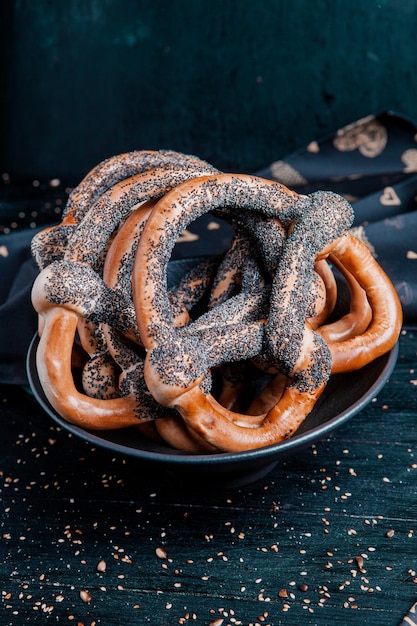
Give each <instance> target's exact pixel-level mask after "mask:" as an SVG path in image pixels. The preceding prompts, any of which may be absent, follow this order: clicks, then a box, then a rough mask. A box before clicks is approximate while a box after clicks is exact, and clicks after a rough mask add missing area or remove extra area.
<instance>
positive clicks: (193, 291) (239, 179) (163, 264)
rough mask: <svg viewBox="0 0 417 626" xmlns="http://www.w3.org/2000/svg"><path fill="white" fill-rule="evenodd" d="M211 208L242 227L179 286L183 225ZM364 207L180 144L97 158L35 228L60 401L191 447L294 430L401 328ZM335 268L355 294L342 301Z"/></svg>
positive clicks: (271, 437) (85, 422)
mask: <svg viewBox="0 0 417 626" xmlns="http://www.w3.org/2000/svg"><path fill="white" fill-rule="evenodd" d="M208 212H210V213H212V214H213V215H215V216H217V217H218V218H220V219H222V220H225V221H227V222H228V224H229V225H230V226H231V229H232V232H233V237H232V240H231V244H230V246H229V248H228V249H227V250H225V251H224V252H223V253H222V254H220V255H218V256H216V257H210V258H207V259H203V260H200V261H199V262H198V263H196V264H195V266H193V267H192V269H191V270H190V271H188V272H186V273H185V275H183V276H182V278H181V279H180V280H179V282H178V284H176V285H175V287H173V288H168V281H167V273H168V266H169V261H170V258H171V255H172V251H173V248H174V246H175V244H176V242H177V240H178V238H179V237H180V235H181V234H182V232H183V231H184V230H185V229H186V228H187V227H188V226H189V225H190V224H191V223H192V222H193V221H194V220H197V219H198V218H199V217H200V216H202V215H203V214H205V213H208ZM352 221H353V211H352V208H351V206H350V205H349V203H348V202H347V201H346V200H345V199H343V198H342V197H341V196H339V195H337V194H335V193H332V192H326V191H319V192H315V193H312V194H309V195H300V194H297V193H295V192H294V191H291V190H289V189H288V188H287V187H285V186H284V185H282V184H279V183H277V182H273V181H270V180H265V179H262V178H259V177H256V176H250V175H243V174H230V173H223V172H219V171H218V170H216V169H215V168H214V167H213V166H211V165H210V164H208V163H206V162H205V161H201V160H200V159H198V158H196V157H193V156H188V155H183V154H179V153H176V152H172V151H137V152H132V153H127V154H122V155H119V156H116V157H113V158H110V159H107V160H106V161H104V162H103V163H100V164H99V165H98V166H97V167H95V168H94V169H93V170H92V171H91V172H90V173H89V174H88V175H87V176H86V177H85V179H84V180H83V181H82V182H81V183H80V184H79V186H78V187H76V188H75V189H74V190H73V191H72V193H71V194H70V197H69V199H68V203H67V206H66V209H65V211H64V214H63V219H62V222H61V223H60V224H59V225H57V226H52V227H50V228H47V229H45V230H44V231H42V232H40V233H39V234H37V235H36V236H35V237H34V239H33V243H32V253H33V256H34V258H35V260H36V262H37V264H38V266H39V269H40V273H39V276H38V278H37V279H36V281H35V283H34V286H33V292H32V300H33V305H34V307H35V309H36V311H37V312H38V314H39V334H40V341H39V345H38V348H37V357H36V359H37V369H38V373H39V380H40V383H41V385H42V388H43V390H44V392H45V394H46V397H47V399H48V400H49V402H50V403H51V405H52V406H53V407H54V409H55V410H56V411H57V412H58V413H59V414H60V415H61V416H62V417H63V418H64V419H66V420H68V421H69V422H71V423H73V424H77V425H79V426H81V427H83V428H87V429H98V430H105V429H115V428H125V427H130V426H135V427H137V428H139V429H140V430H141V431H142V432H143V433H144V434H146V435H147V436H149V437H151V438H153V439H156V440H158V441H161V442H164V443H166V444H167V445H169V446H172V447H175V448H178V449H180V450H183V451H187V452H196V453H209V452H221V451H241V450H248V449H253V448H259V447H262V446H267V445H272V444H275V443H277V442H280V441H282V440H284V439H287V438H288V437H291V436H292V435H293V434H294V433H295V432H296V430H297V429H298V428H299V426H300V425H301V424H302V423H303V421H304V420H305V418H306V417H307V416H308V415H309V413H310V412H311V411H312V409H313V408H314V406H315V404H316V402H317V400H318V398H319V397H320V395H321V394H322V392H323V390H324V389H325V387H326V384H327V382H328V380H329V377H330V376H331V375H332V374H334V373H340V372H346V371H352V370H356V369H359V368H361V367H363V366H365V365H366V364H367V363H369V362H371V361H372V360H374V359H375V358H377V357H378V356H380V355H382V354H384V353H386V352H388V351H389V350H390V349H391V348H392V347H393V345H394V344H395V342H396V341H397V339H398V334H399V331H400V327H401V322H402V315H401V306H400V303H399V300H398V297H397V294H396V292H395V289H394V287H393V286H392V284H391V282H390V280H389V279H388V277H387V276H386V274H385V273H384V272H383V270H382V269H381V267H380V266H379V265H378V263H377V262H376V260H375V259H374V258H373V256H372V254H371V252H370V251H369V250H368V248H367V247H366V246H365V245H364V244H363V243H361V242H360V241H359V240H357V239H356V238H355V237H353V235H352V234H351V233H350V232H349V228H350V226H351V224H352ZM335 271H337V272H338V274H340V276H342V277H343V279H344V281H345V284H346V287H347V289H348V291H349V294H350V299H349V307H348V308H349V310H347V311H345V312H343V313H342V314H340V315H338V316H335V305H336V302H337V297H338V284H337V282H336V278H335Z"/></svg>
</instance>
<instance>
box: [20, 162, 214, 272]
mask: <svg viewBox="0 0 417 626" xmlns="http://www.w3.org/2000/svg"><path fill="white" fill-rule="evenodd" d="M168 166H174V167H180V168H181V167H188V168H189V167H191V166H192V167H201V168H202V169H206V170H207V171H209V170H211V171H214V168H213V167H212V166H210V165H209V164H208V163H206V162H205V161H202V160H201V159H199V158H197V157H195V156H192V155H185V154H181V153H179V152H174V151H172V150H159V151H156V150H139V151H133V152H127V153H124V154H119V155H116V156H113V157H110V158H109V159H106V160H104V161H102V162H101V163H99V164H98V165H96V166H95V167H94V168H93V169H92V170H91V171H90V172H89V173H88V174H87V175H86V176H85V177H84V179H83V180H82V181H81V182H80V183H79V184H78V185H77V186H76V187H75V188H74V189H73V190H72V192H71V193H70V195H69V197H68V200H67V204H66V207H65V209H64V212H63V215H62V220H61V222H60V224H58V225H56V226H50V227H48V228H45V229H43V230H42V231H40V232H39V233H37V234H36V235H35V236H34V237H33V239H32V244H31V249H32V256H33V258H34V259H35V261H36V263H37V265H38V267H39V269H43V268H44V267H46V266H47V265H49V263H51V262H52V261H55V260H59V259H61V258H62V256H63V253H64V251H65V248H66V245H67V243H68V240H69V239H70V237H71V236H72V235H73V234H74V231H75V230H76V229H77V227H78V224H79V223H80V222H81V220H82V219H83V218H84V216H85V214H86V213H87V211H88V210H89V209H90V207H91V206H92V205H93V204H94V203H95V202H96V201H97V200H98V199H99V198H100V196H101V195H103V194H104V193H105V192H107V191H108V190H109V189H111V188H112V187H113V186H114V185H116V184H117V183H119V182H121V181H123V180H125V179H126V178H129V177H131V176H133V175H135V174H140V173H141V172H146V171H149V170H152V169H155V168H160V167H168Z"/></svg>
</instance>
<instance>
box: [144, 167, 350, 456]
mask: <svg viewBox="0 0 417 626" xmlns="http://www.w3.org/2000/svg"><path fill="white" fill-rule="evenodd" d="M329 205H330V206H332V205H333V208H335V209H336V208H337V217H338V219H337V220H336V219H335V215H336V210H335V211H334V212H333V215H332V217H331V218H330V217H328V219H327V223H326V226H327V231H330V233H331V236H332V237H333V239H334V237H339V236H340V235H341V234H343V232H344V231H345V230H346V229H347V228H348V226H349V225H350V223H351V220H352V213H351V210H350V207H349V205H348V204H347V203H346V202H345V201H343V200H342V199H341V198H339V197H337V198H336V196H335V195H334V194H325V193H322V194H315V195H313V196H311V197H300V196H298V195H297V194H294V193H293V192H290V191H289V190H287V189H286V188H285V187H284V186H282V185H279V184H276V183H271V182H270V181H265V180H263V179H259V178H256V177H249V176H245V175H225V174H223V175H212V176H207V177H204V178H200V179H198V180H191V181H188V182H187V183H184V184H183V185H180V186H178V187H177V188H176V189H175V190H173V191H172V192H170V193H168V194H166V195H165V196H164V198H162V199H161V200H160V201H159V202H158V203H157V205H156V206H155V209H154V210H153V212H152V214H151V216H150V217H149V219H148V221H147V223H146V226H145V228H144V231H143V234H142V237H141V239H140V241H139V245H138V251H137V255H136V259H135V263H134V266H133V274H132V275H133V296H134V304H135V310H136V316H137V319H138V324H139V331H140V335H141V337H142V340H143V342H144V346H145V348H146V350H147V356H146V360H145V369H144V375H145V380H146V383H147V386H148V388H149V389H150V391H151V393H152V394H153V395H154V397H155V398H156V399H157V400H158V402H160V403H161V404H163V405H164V406H168V407H175V408H176V409H177V410H178V411H179V412H180V414H181V416H182V418H183V419H184V421H185V423H186V425H187V426H188V428H191V429H192V430H193V431H194V432H196V433H197V434H198V435H199V436H202V437H204V439H205V440H206V441H208V442H209V443H210V444H212V445H214V446H215V447H216V448H219V449H223V450H225V449H229V450H231V449H233V450H239V449H240V450H243V449H249V448H253V447H259V446H263V445H268V443H274V442H276V441H277V440H279V439H282V438H285V437H288V436H290V435H291V434H292V432H294V430H295V428H296V426H298V425H299V423H300V422H301V421H302V420H303V419H304V418H305V416H306V415H307V414H308V413H309V412H310V410H311V408H312V407H313V406H314V403H315V402H316V400H317V398H318V397H319V395H320V393H321V392H322V390H323V389H324V387H325V384H326V382H327V379H328V376H329V375H330V366H331V364H330V354H329V350H328V348H327V344H325V342H324V341H323V339H322V338H321V337H320V336H319V335H318V334H317V333H314V332H313V331H312V330H311V329H310V328H308V327H307V326H306V325H305V324H304V317H305V316H304V312H305V309H306V304H305V301H304V302H303V301H301V300H300V309H301V311H300V312H299V313H298V315H299V317H300V319H302V322H303V326H304V331H301V336H299V337H297V341H298V344H299V346H300V347H299V350H298V352H297V353H296V354H294V353H293V352H288V351H287V353H285V351H284V350H283V349H282V346H281V345H278V347H277V346H274V350H275V352H276V353H278V356H279V357H280V358H281V354H279V353H280V352H281V353H282V358H281V360H282V366H281V367H282V369H283V373H284V374H286V375H292V376H294V375H298V380H297V382H296V384H293V386H290V387H289V388H287V389H286V391H285V393H284V395H283V398H282V399H281V400H280V402H279V403H278V405H276V406H275V407H274V408H273V409H272V410H271V411H270V412H269V413H268V414H267V415H266V416H265V417H264V419H263V422H262V424H261V426H258V427H257V428H247V427H242V426H240V425H239V423H238V422H239V419H240V417H239V416H238V417H237V418H236V419H235V422H233V419H231V414H230V412H229V411H227V410H226V409H225V408H224V407H221V405H219V404H218V403H216V401H215V400H214V398H213V396H212V395H211V394H210V393H209V381H208V380H207V371H208V370H209V368H210V367H212V366H213V365H215V364H216V358H215V356H214V357H213V353H216V348H215V346H214V343H213V333H209V335H211V336H209V338H208V340H207V337H206V338H205V339H206V343H205V345H202V343H203V342H202V341H201V339H202V337H201V335H199V334H198V333H197V334H196V333H195V332H194V331H193V326H195V325H196V323H194V324H190V325H188V326H187V331H188V333H187V335H185V333H183V332H181V329H178V330H176V329H175V328H174V326H173V320H172V314H170V311H169V302H168V300H167V297H166V295H165V294H164V293H163V291H162V290H160V289H158V287H159V286H160V285H163V284H164V281H165V279H164V276H165V273H166V266H167V263H168V259H169V256H170V253H171V250H172V246H173V244H172V240H171V241H169V240H168V241H167V237H166V236H164V234H163V232H162V231H163V229H162V226H163V222H168V223H169V225H170V233H172V232H173V233H177V232H181V231H182V230H183V229H184V228H185V227H186V226H187V225H188V224H189V223H190V222H191V221H192V220H193V219H195V218H196V217H198V216H199V215H201V214H202V213H203V212H205V211H207V210H209V209H216V208H218V207H220V206H227V207H231V208H232V207H233V208H234V209H235V210H238V209H239V210H240V209H241V208H242V207H243V208H244V209H245V210H248V209H249V210H253V211H255V212H258V213H260V214H261V215H264V216H267V217H274V218H276V217H278V218H279V219H280V220H281V222H282V223H283V224H285V223H286V224H287V227H288V226H290V224H291V221H292V220H293V219H297V220H298V222H297V223H296V224H295V226H294V228H293V232H292V233H291V235H290V237H292V246H290V247H289V246H288V242H287V246H286V248H285V249H284V252H283V255H282V256H283V260H282V259H281V260H280V262H279V264H278V266H281V269H284V268H285V267H288V266H289V264H290V263H294V260H293V258H291V257H290V253H289V252H286V251H287V250H288V249H289V248H290V251H292V250H293V249H294V248H295V244H298V245H300V244H303V245H304V249H305V250H306V252H305V256H306V257H307V256H308V255H307V251H309V250H310V248H312V249H313V250H314V251H315V252H318V251H320V250H317V245H320V246H321V247H322V248H324V249H325V251H326V252H327V249H329V250H331V247H329V241H328V239H329V236H328V235H327V238H326V237H325V236H324V235H323V234H321V235H320V236H317V235H316V233H314V237H313V234H312V233H310V231H309V229H308V228H307V227H306V226H305V225H304V228H302V227H300V226H299V224H304V223H305V222H306V215H307V216H308V220H307V223H308V226H310V224H311V223H313V224H314V223H315V221H317V220H318V215H319V214H320V213H321V212H323V209H324V208H328V207H329ZM161 233H162V234H161ZM301 233H303V234H304V237H305V238H306V240H302V239H301V238H300V235H301ZM290 237H289V238H290ZM313 238H314V241H312V240H313ZM173 239H174V237H173ZM333 239H332V240H331V244H332V245H334V243H333ZM310 256H312V255H311V254H310ZM314 256H315V255H314ZM310 260H311V259H310ZM306 268H307V269H305V272H304V276H302V278H303V279H304V278H306V277H308V274H309V273H310V275H311V274H312V272H313V269H314V258H313V262H312V263H310V266H309V267H308V264H307V263H306ZM151 275H152V277H153V280H152V281H151V280H150V276H151ZM281 275H282V274H281V272H278V271H277V272H276V274H275V277H274V281H275V282H278V283H279V282H283V279H282V278H281ZM286 277H287V281H288V283H287V285H286V284H285V283H284V284H283V287H284V288H285V287H287V288H288V287H289V285H291V287H289V289H290V291H291V293H294V292H295V289H294V285H293V284H292V283H293V282H294V281H295V282H298V284H297V288H298V287H299V279H297V277H295V278H294V273H291V272H288V271H287V273H286ZM305 283H306V285H305V286H308V285H307V280H305ZM277 292H278V290H277ZM284 292H285V291H284ZM303 293H305V289H304V290H303ZM300 295H301V294H300ZM230 300H232V299H230ZM230 300H228V301H227V302H226V303H224V304H226V305H228V304H229V302H230ZM271 303H272V304H271ZM224 304H222V305H221V306H224ZM270 306H271V307H274V306H275V309H276V310H275V311H274V312H273V313H274V315H275V318H276V317H278V313H279V305H278V299H277V296H274V294H272V295H271V302H270ZM218 308H220V307H218ZM228 309H231V310H228V313H229V314H230V313H231V312H233V314H234V318H233V317H232V320H233V321H235V322H237V323H235V324H233V330H234V331H235V332H236V337H235V342H232V341H230V342H229V343H228V345H227V347H226V349H225V350H224V352H223V353H224V354H227V355H228V360H238V359H241V358H251V357H252V356H255V354H258V353H259V351H260V349H261V345H262V342H263V340H264V339H263V335H264V334H265V333H263V330H262V325H261V324H259V323H258V322H259V320H258V319H255V320H251V319H250V314H249V316H248V319H249V322H250V323H249V324H246V326H240V327H238V325H237V324H241V322H242V321H247V320H245V314H243V315H242V311H241V309H239V310H236V309H234V308H233V306H232V305H230V306H229V307H228ZM212 312H213V311H210V312H209V314H207V315H210V313H212ZM285 312H286V311H283V310H282V308H281V311H280V315H281V317H282V316H283V315H284V313H285ZM256 315H257V316H259V309H256ZM219 317H221V316H219ZM255 317H256V316H255ZM211 318H212V319H211V320H210V321H211V322H213V321H216V320H215V316H213V315H212V316H211ZM274 321H276V320H274ZM227 324H228V326H230V324H231V322H230V315H228V321H227ZM266 327H267V341H269V343H271V341H272V342H274V338H273V336H272V334H273V327H272V325H271V322H270V318H269V319H268V321H267V324H266ZM214 328H215V332H217V333H218V334H221V336H222V338H223V336H225V334H226V333H225V331H224V329H223V328H222V327H221V326H219V325H214ZM275 329H276V326H275ZM228 330H229V329H228ZM297 332H298V331H297ZM293 335H294V333H293ZM294 336H295V335H294ZM229 337H230V333H229ZM196 338H198V339H199V341H196ZM317 352H319V353H320V360H318V359H317V358H316V357H315V354H314V353H317ZM313 355H314V356H313ZM274 358H276V357H275V355H274ZM177 360H179V361H180V362H181V363H185V367H184V366H178V365H176V361H177ZM318 362H319V363H320V367H319V368H317V363H318ZM241 419H242V422H244V421H245V417H244V416H242V418H241ZM288 422H290V424H288Z"/></svg>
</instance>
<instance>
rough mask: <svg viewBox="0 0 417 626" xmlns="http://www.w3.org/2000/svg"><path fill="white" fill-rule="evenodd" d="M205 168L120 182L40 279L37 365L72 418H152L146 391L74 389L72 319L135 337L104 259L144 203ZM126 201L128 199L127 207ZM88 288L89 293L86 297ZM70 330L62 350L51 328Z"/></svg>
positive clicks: (128, 421) (114, 423)
mask: <svg viewBox="0 0 417 626" xmlns="http://www.w3.org/2000/svg"><path fill="white" fill-rule="evenodd" d="M207 170H208V171H210V172H212V171H213V168H212V167H210V166H207V167H206V165H202V166H201V165H200V164H199V165H198V166H195V167H194V168H193V169H189V168H187V169H185V168H183V169H180V168H178V167H177V168H173V167H171V168H166V169H163V168H161V169H159V170H151V171H149V172H146V173H144V174H139V175H136V176H133V177H131V178H129V179H127V180H124V181H122V182H121V183H118V184H117V185H115V186H114V187H113V188H112V189H110V190H109V191H107V192H106V193H105V194H103V195H102V196H100V197H99V198H98V200H97V201H96V202H95V203H94V204H93V205H92V206H91V207H90V209H89V210H88V211H87V213H86V214H85V216H84V218H83V219H82V220H81V221H80V223H79V224H78V226H77V229H76V231H75V232H74V234H73V236H72V237H71V239H69V240H68V241H67V243H66V247H65V253H64V259H63V260H61V261H55V262H52V263H50V264H49V265H48V266H47V267H46V268H45V269H44V270H43V271H42V272H41V274H40V275H39V276H38V278H37V279H36V281H35V283H34V286H33V289H32V301H33V304H34V307H35V309H36V310H37V311H38V313H39V315H40V324H39V334H40V335H41V339H40V343H39V346H38V349H37V352H38V357H37V362H38V363H39V364H40V365H39V367H40V368H41V370H42V372H43V376H44V385H43V386H44V389H45V390H46V394H47V397H48V396H49V398H48V399H49V400H50V402H51V404H52V406H54V408H55V409H56V410H57V411H58V412H59V413H60V414H61V415H63V417H65V418H66V419H68V421H72V422H75V423H78V424H80V425H83V426H85V427H89V428H94V429H95V428H100V429H108V428H117V427H124V426H128V425H134V424H136V423H137V422H138V419H150V417H149V415H146V413H145V414H144V413H143V411H142V410H141V407H142V398H143V393H141V392H143V388H142V389H137V390H136V392H135V393H134V394H133V395H130V396H124V397H122V398H110V399H106V400H103V399H101V398H93V397H91V396H87V395H86V394H82V393H81V392H79V391H78V390H77V389H76V386H75V384H74V380H73V377H72V372H71V351H72V350H71V349H72V344H73V343H74V338H75V332H76V327H77V324H76V325H75V327H73V322H74V319H75V320H79V319H80V318H87V319H90V320H92V321H95V322H100V323H101V322H107V323H109V324H110V326H113V327H115V328H118V329H119V330H120V331H122V332H123V333H125V334H126V336H128V337H129V336H130V337H131V338H135V336H136V335H137V333H136V319H135V316H134V311H133V309H132V308H131V307H129V303H128V302H127V301H126V299H125V298H124V297H123V295H122V294H120V293H117V292H115V291H114V290H113V291H112V290H110V289H108V288H106V285H105V283H103V281H102V280H101V278H100V275H99V274H98V273H97V272H96V271H95V269H97V265H98V263H99V259H100V254H101V253H102V252H103V251H104V250H105V248H106V246H107V245H108V241H109V237H110V236H111V235H112V234H113V233H114V231H115V229H116V228H117V226H118V225H119V224H120V222H121V221H122V220H123V219H125V218H126V216H128V215H129V213H130V212H131V210H132V208H133V207H134V206H136V205H137V204H138V203H139V202H144V201H145V200H147V199H149V198H154V197H159V196H161V195H162V194H163V193H165V192H166V190H167V189H169V188H171V187H173V186H175V185H176V184H178V182H181V181H183V180H186V179H188V178H189V177H192V176H193V175H196V174H197V175H198V174H200V173H201V172H205V171H207ZM120 202H123V207H122V209H120V208H119V203H120ZM87 242H88V243H89V244H90V245H87ZM93 266H95V269H93ZM87 277H88V280H87ZM83 288H84V294H82V293H80V290H82V289H83ZM55 309H57V310H55ZM132 313H133V314H132ZM48 325H49V327H48ZM66 326H68V332H67V333H66V335H67V337H68V335H71V342H65V343H63V344H62V350H60V349H59V345H58V344H57V343H56V342H55V341H54V337H53V334H54V333H52V328H54V329H55V331H54V332H58V330H57V329H60V331H59V332H64V331H63V328H65V327H66ZM106 403H108V404H106Z"/></svg>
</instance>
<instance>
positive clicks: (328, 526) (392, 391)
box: [0, 329, 417, 626]
mask: <svg viewBox="0 0 417 626" xmlns="http://www.w3.org/2000/svg"><path fill="white" fill-rule="evenodd" d="M416 365H417V334H416V332H415V331H413V330H411V329H409V330H404V331H403V333H402V335H401V339H400V352H399V359H398V363H397V365H396V368H395V370H394V372H393V374H392V375H391V378H390V380H389V381H388V383H387V384H386V386H385V387H384V388H383V390H382V391H381V392H380V393H379V395H378V397H376V398H374V399H373V401H372V402H371V403H370V404H369V405H368V406H367V407H366V408H365V409H364V410H363V411H362V412H361V413H359V414H358V415H357V416H355V417H354V418H353V419H352V420H350V421H349V422H348V423H346V424H345V425H344V426H343V427H341V428H339V429H338V430H337V431H336V432H334V433H333V435H332V436H331V437H330V438H328V439H326V440H324V441H321V442H319V443H318V444H317V445H315V446H313V447H311V448H309V449H307V450H305V451H303V452H301V453H299V454H297V455H296V456H293V457H291V458H288V459H287V460H285V461H283V462H281V463H280V464H279V465H278V466H277V467H276V468H275V469H274V470H273V471H272V472H271V473H270V474H269V475H267V476H266V477H265V478H263V479H262V480H259V481H257V482H255V483H253V484H250V485H247V486H244V487H240V488H235V489H222V488H221V486H219V483H218V481H217V482H216V483H215V484H212V485H211V484H210V480H207V481H204V482H202V483H200V484H196V482H195V481H193V477H192V476H190V477H189V479H187V477H184V476H183V477H182V478H179V477H178V476H174V475H168V474H166V473H162V472H159V471H158V470H157V469H155V467H154V466H150V465H146V464H139V463H138V462H135V461H133V460H132V459H125V458H122V457H120V456H114V455H112V454H111V453H110V452H108V451H106V450H103V449H99V448H94V447H92V446H91V445H90V444H87V443H85V442H84V441H82V440H80V439H78V438H77V437H74V436H71V435H70V434H68V433H67V432H66V431H64V430H62V429H60V428H59V427H57V426H56V425H55V424H54V423H51V420H50V418H49V417H48V416H47V415H46V414H45V413H44V412H43V410H42V409H41V408H40V407H39V406H38V405H37V403H36V402H35V400H34V399H33V398H32V397H30V396H29V395H28V394H27V393H26V392H25V391H23V390H21V389H19V388H16V387H3V388H1V394H0V401H1V404H0V415H1V420H2V424H3V429H2V438H1V448H2V460H1V474H2V488H1V493H2V544H3V550H4V561H3V563H2V566H1V578H2V593H3V597H2V601H3V609H2V610H3V618H2V621H1V623H2V624H5V625H7V626H12V625H13V626H16V625H20V624H47V623H57V622H59V623H63V624H67V623H68V624H77V626H80V625H83V626H96V625H99V624H101V625H105V626H122V625H123V626H125V625H126V624H129V625H130V624H134V625H138V626H139V625H142V624H153V625H156V626H165V625H166V626H172V625H174V624H188V623H190V624H196V625H197V626H209V624H211V625H216V626H219V625H220V624H222V626H236V625H245V626H249V625H258V624H260V625H262V626H267V625H270V626H271V625H272V626H278V625H285V626H295V625H298V624H301V623H302V624H306V625H310V626H313V625H317V626H329V625H330V624H331V625H332V626H336V625H340V626H342V625H343V626H345V625H346V624H355V625H356V624H358V625H364V624H367V625H372V626H375V625H376V624H378V626H396V625H397V624H399V623H400V622H401V620H402V618H403V616H404V615H405V614H406V613H407V611H408V610H409V609H410V608H411V607H412V605H413V604H414V602H415V601H416V599H417V446H416V444H417V428H416V419H417V368H416ZM358 375H359V374H358ZM99 564H100V565H99ZM97 568H98V569H97ZM98 570H100V571H98Z"/></svg>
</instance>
